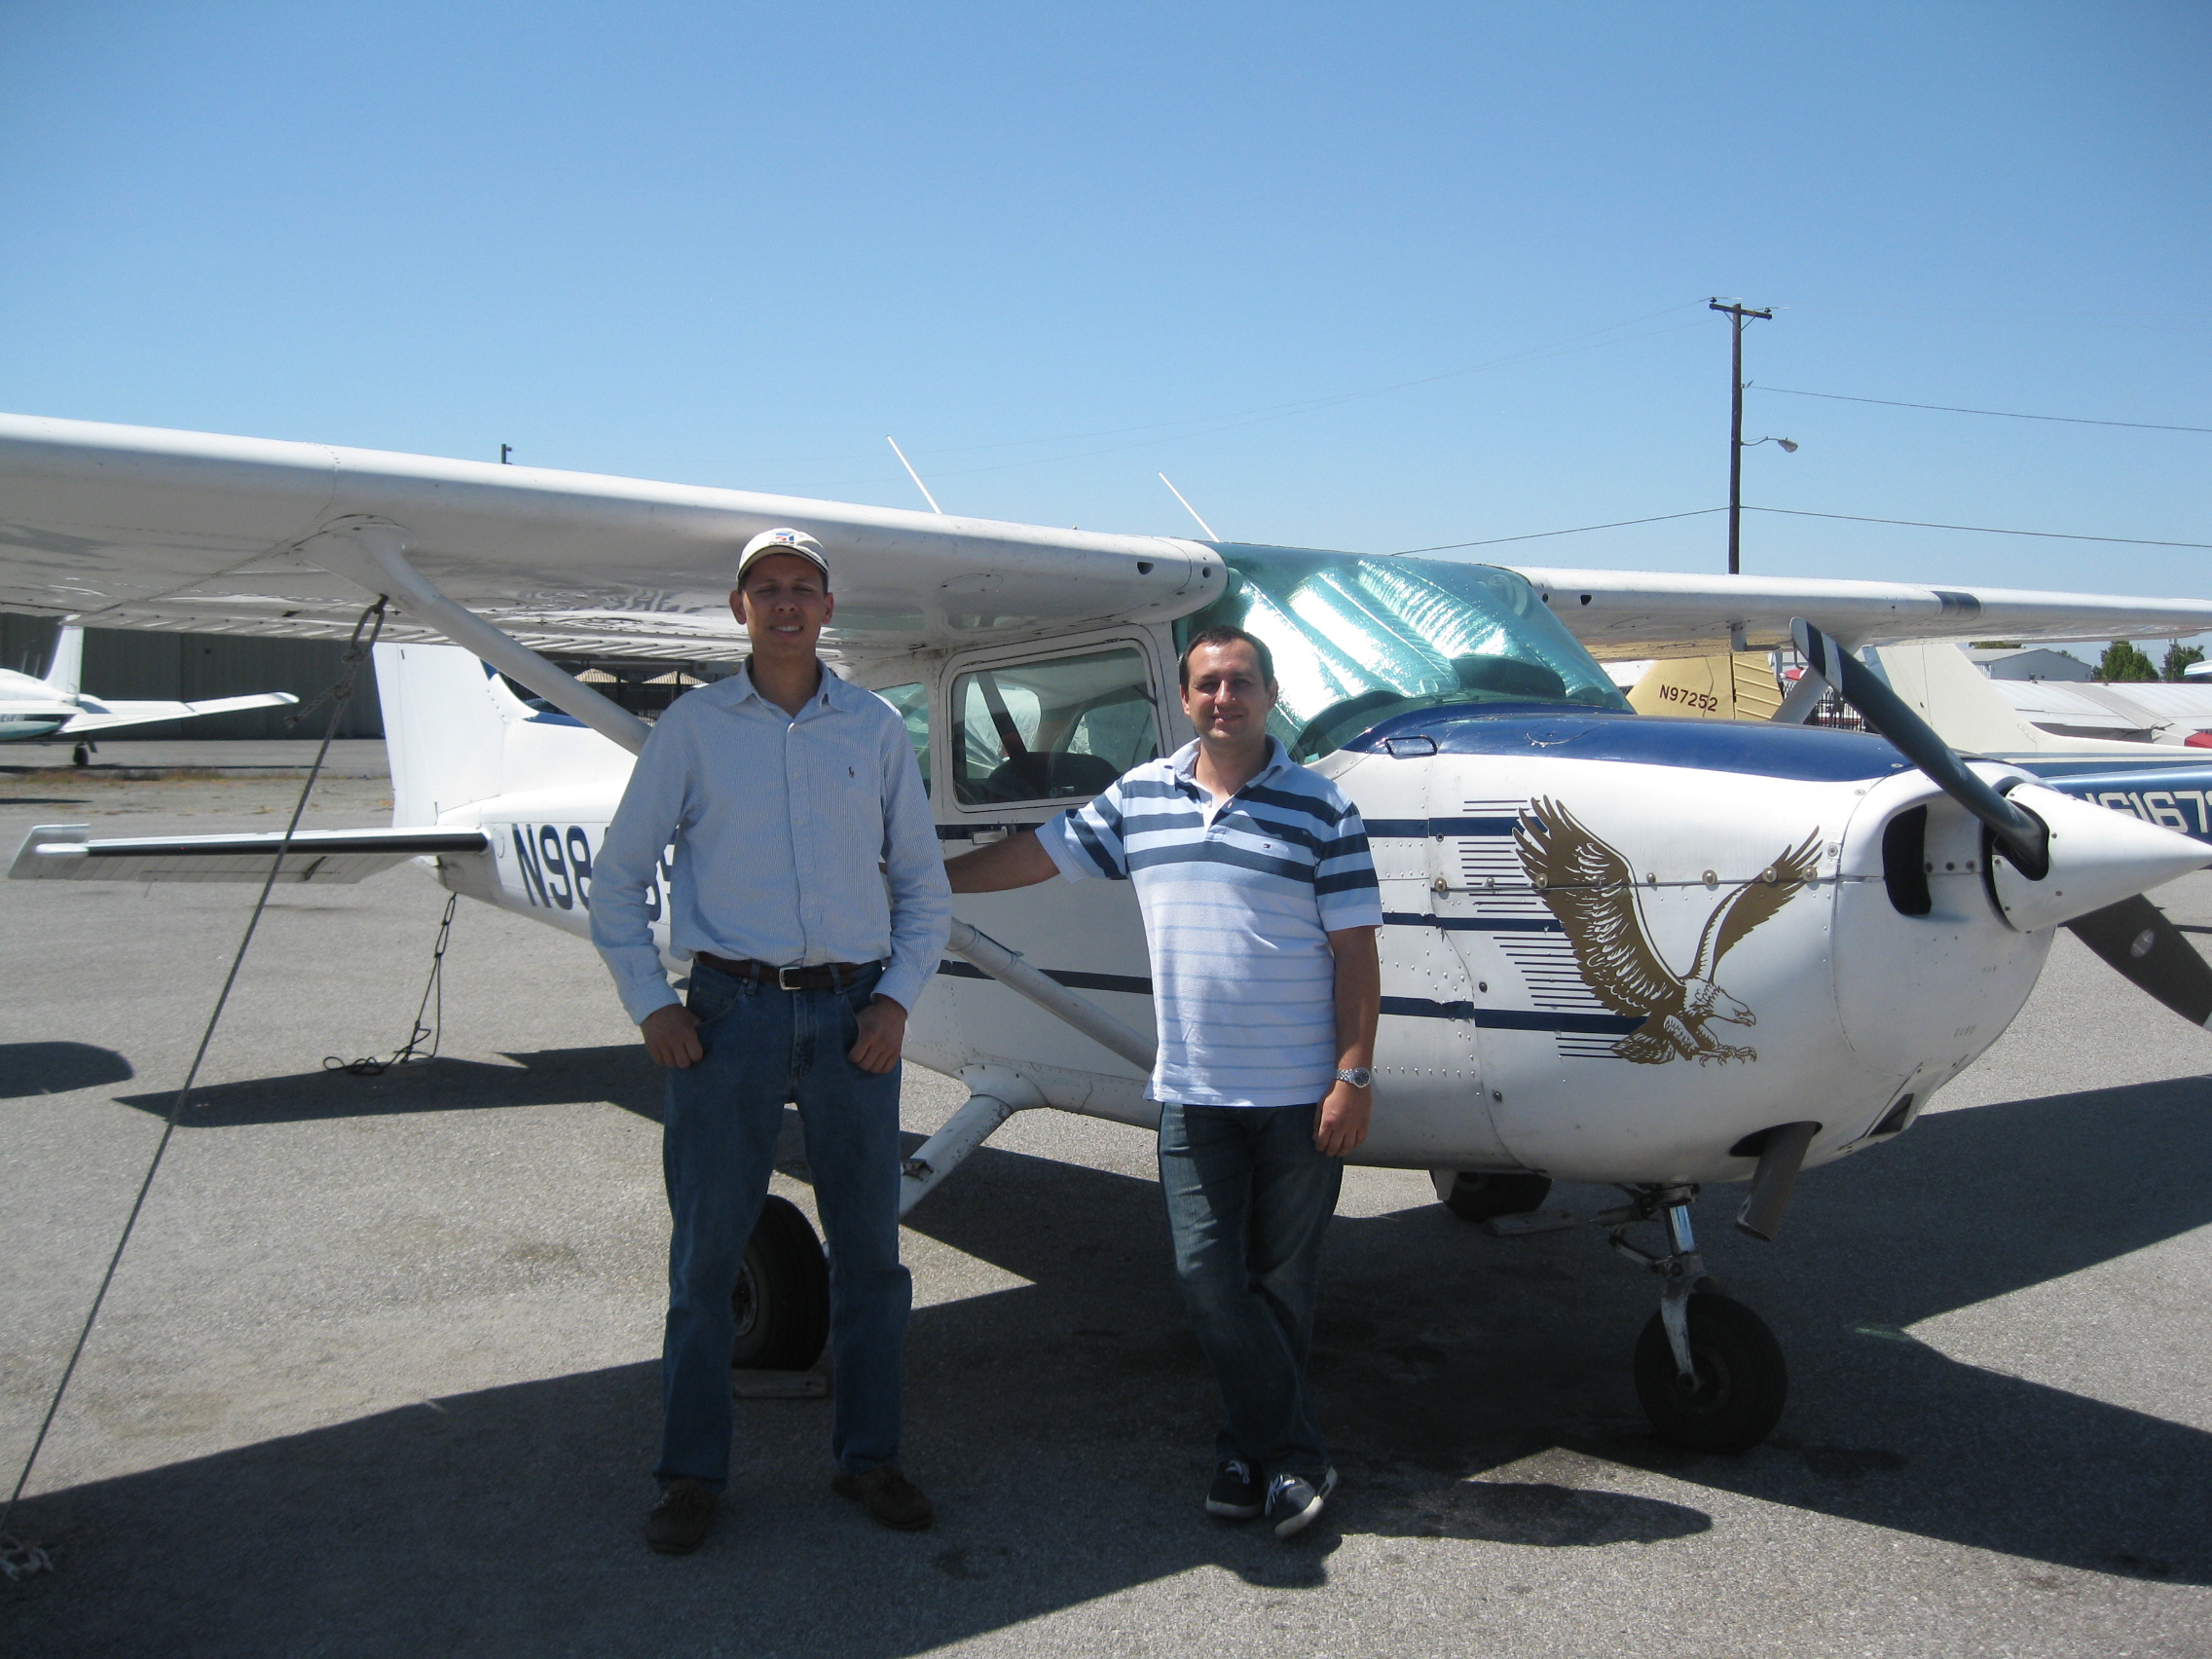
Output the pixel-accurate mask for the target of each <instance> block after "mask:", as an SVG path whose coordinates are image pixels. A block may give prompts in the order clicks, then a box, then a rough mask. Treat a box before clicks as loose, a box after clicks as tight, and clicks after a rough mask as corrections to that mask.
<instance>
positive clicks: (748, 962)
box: [691, 950, 883, 991]
mask: <svg viewBox="0 0 2212 1659" xmlns="http://www.w3.org/2000/svg"><path fill="white" fill-rule="evenodd" d="M691 960H692V961H694V962H701V963H704V964H705V965H706V966H707V967H709V968H712V969H713V970H714V971H715V972H716V973H718V974H727V975H728V976H729V977H731V978H733V979H751V980H753V981H754V982H755V983H756V984H761V985H773V986H775V987H776V988H777V989H778V990H780V991H841V990H843V989H844V988H845V987H846V986H847V985H849V984H851V983H853V981H855V980H856V979H858V978H859V977H861V976H862V975H863V974H866V972H868V971H869V970H870V969H872V968H880V967H882V966H883V964H882V963H880V962H818V963H816V964H815V965H814V966H812V967H810V968H778V967H776V966H775V965H774V964H773V963H768V962H755V961H753V960H752V959H751V958H749V957H748V958H739V957H734V956H717V955H716V954H715V953H714V952H713V951H711V950H695V951H693V952H692V953H691Z"/></svg>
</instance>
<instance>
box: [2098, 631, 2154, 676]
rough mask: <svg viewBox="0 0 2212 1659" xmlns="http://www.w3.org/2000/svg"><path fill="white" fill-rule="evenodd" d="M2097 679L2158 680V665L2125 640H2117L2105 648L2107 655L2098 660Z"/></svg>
mask: <svg viewBox="0 0 2212 1659" xmlns="http://www.w3.org/2000/svg"><path fill="white" fill-rule="evenodd" d="M2097 678H2098V679H2099V680H2102V681H2107V682H2111V681H2116V680H2117V681H2129V680H2156V679H2157V678H2158V665H2157V663H2155V662H2153V661H2152V660H2151V659H2150V658H2149V657H2147V656H2145V655H2144V654H2143V653H2142V652H2141V651H2139V650H2137V649H2136V648H2135V647H2134V646H2133V645H2129V644H2128V643H2127V642H2126V641H2125V640H2115V641H2113V643H2112V644H2111V645H2107V646H2105V654H2104V655H2103V656H2101V657H2099V658H2097Z"/></svg>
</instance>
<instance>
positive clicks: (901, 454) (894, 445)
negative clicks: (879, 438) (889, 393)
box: [883, 432, 944, 518]
mask: <svg viewBox="0 0 2212 1659" xmlns="http://www.w3.org/2000/svg"><path fill="white" fill-rule="evenodd" d="M883 441H884V442H885V443H887V444H889V445H890V446H891V453H892V454H893V455H895V456H897V457H898V458H899V464H900V465H901V466H903V467H904V468H905V469H906V476H907V477H909V478H911V479H912V480H913V481H914V488H915V489H917V490H919V491H920V492H921V493H922V499H923V500H925V501H927V502H929V504H930V511H931V512H933V513H936V514H937V515H938V516H939V517H940V518H942V517H943V516H944V509H943V508H942V507H940V506H939V505H938V504H937V498H936V497H935V496H933V495H931V494H930V487H929V486H928V485H927V484H924V483H923V482H922V475H921V474H920V473H919V472H916V471H915V470H914V463H913V462H912V461H908V460H907V459H906V452H905V451H904V450H903V449H901V448H900V447H899V440H898V439H897V438H895V437H893V436H892V435H891V434H890V433H889V432H886V433H884V434H883Z"/></svg>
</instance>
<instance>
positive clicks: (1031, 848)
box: [944, 830, 1060, 893]
mask: <svg viewBox="0 0 2212 1659" xmlns="http://www.w3.org/2000/svg"><path fill="white" fill-rule="evenodd" d="M1059 873H1060V866H1058V865H1056V864H1054V863H1053V862H1052V855H1051V853H1048V852H1047V851H1046V850H1045V843H1044V842H1042V841H1040V840H1038V839H1037V831H1036V830H1023V831H1022V832H1021V833H1020V834H1018V835H1009V836H1008V837H1007V838H1006V839H1005V840H1003V841H996V842H993V843H992V844H991V845H990V846H987V847H977V849H976V850H975V851H974V852H972V853H962V854H961V855H960V856H959V857H958V858H956V859H946V860H945V861H944V878H945V880H947V881H949V882H951V883H952V891H953V892H955V893H1004V892H1006V891H1007V890H1008V889H1009V888H1013V887H1034V886H1036V885H1037V884H1038V883H1039V882H1040V881H1050V880H1051V879H1052V877H1053V876H1055V875H1057V874H1059Z"/></svg>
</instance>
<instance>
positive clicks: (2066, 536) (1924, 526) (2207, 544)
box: [1744, 506, 2212, 549]
mask: <svg viewBox="0 0 2212 1659" xmlns="http://www.w3.org/2000/svg"><path fill="white" fill-rule="evenodd" d="M1744 510H1745V511H1746V512H1748V513H1788V515H1789V516H1790V517H1791V518H1818V519H1843V520H1846V521H1847V522H1849V523H1851V524H1901V525H1904V526H1906V527H1908V528H1909V529H1912V530H1971V531H1972V532H1974V533H1975V534H1976V535H2034V536H2040V537H2042V538H2043V539H2045V540H2046V541H2109V542H2113V543H2115V544H2116V545H2119V546H2121V547H2203V548H2208V549H2212V541H2152V540H2150V539H2148V538H2146V537H2144V536H2140V535H2073V534H2071V533H2069V532H2067V531H2063V530H1999V529H1997V528H1995V527H1994V526H1991V525H1986V524H1931V523H1929V522H1928V521H1927V520H1926V519H1894V518H1868V517H1866V516H1865V515H1864V514H1862V513H1816V512H1811V511H1808V510H1807V509H1805V508H1803V507H1754V506H1746V507H1745V508H1744Z"/></svg>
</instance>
